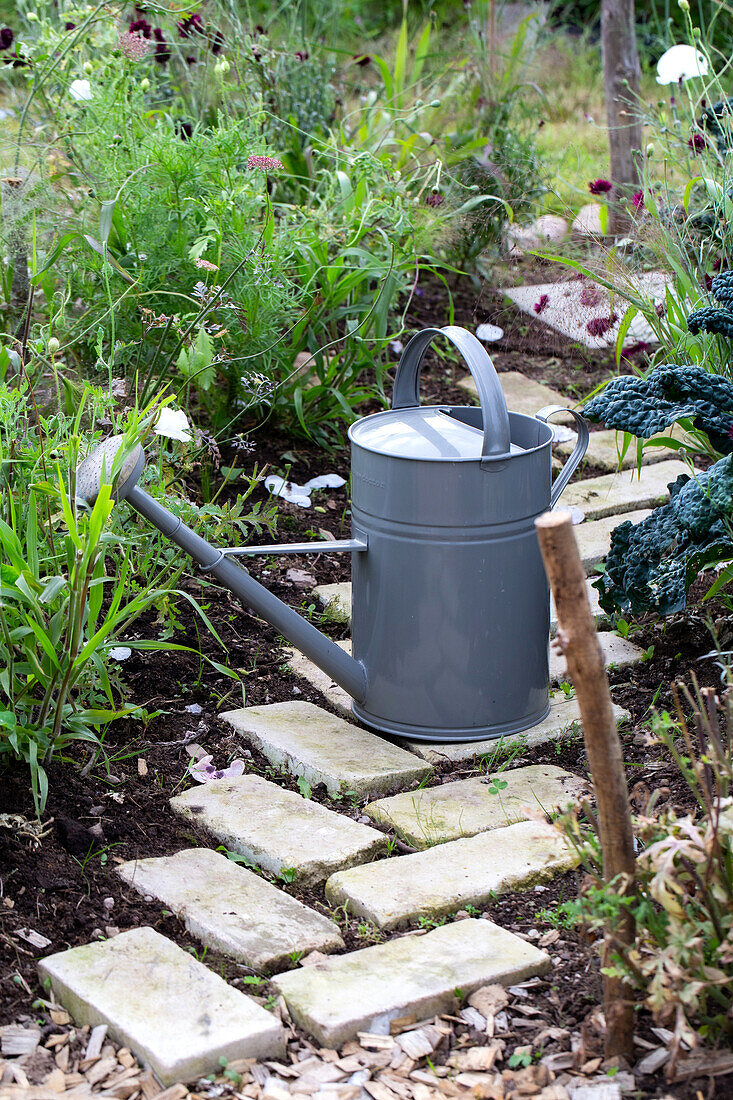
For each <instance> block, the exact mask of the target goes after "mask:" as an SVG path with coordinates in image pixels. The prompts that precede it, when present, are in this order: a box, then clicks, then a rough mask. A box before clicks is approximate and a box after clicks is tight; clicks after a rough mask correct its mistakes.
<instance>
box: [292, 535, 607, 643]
mask: <svg viewBox="0 0 733 1100" xmlns="http://www.w3.org/2000/svg"><path fill="white" fill-rule="evenodd" d="M618 522H619V523H622V522H623V520H619V521H618ZM582 526H584V524H579V525H578V527H582ZM614 526H615V525H614ZM325 588H328V589H338V593H337V594H334V593H333V592H332V591H331V592H324V591H323V589H325ZM587 589H588V600H589V602H590V608H591V612H592V614H593V618H594V620H595V622H596V624H599V623H604V622H607V621H608V616H607V614H606V612H605V611H603V610H602V608H601V606H600V604H599V603H598V592H597V591H596V589H595V588H593V585H592V582H591V581H588V584H587ZM313 592H314V595H315V596H317V598H318V600H319V601H320V602H321V603H322V604H323V605H324V606H325V608H326V610H327V611H328V608H329V607H330V604H329V603H328V601H329V600H331V599H333V598H336V599H338V602H339V606H340V607H342V608H344V609H348V614H349V617H348V618H347V619H343V620H342V621H343V622H345V623H350V622H351V582H350V581H341V582H340V583H339V584H328V585H320V586H319V587H318V588H314V589H313ZM344 613H345V610H344ZM556 628H557V616H556V614H555V604H554V601H553V599H552V597H551V598H550V633H551V634H554V633H555V630H556Z"/></svg>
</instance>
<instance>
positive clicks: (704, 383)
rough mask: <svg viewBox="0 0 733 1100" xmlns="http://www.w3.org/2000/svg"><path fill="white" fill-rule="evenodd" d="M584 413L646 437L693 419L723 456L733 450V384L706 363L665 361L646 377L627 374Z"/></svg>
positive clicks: (587, 407)
mask: <svg viewBox="0 0 733 1100" xmlns="http://www.w3.org/2000/svg"><path fill="white" fill-rule="evenodd" d="M583 411H584V414H585V416H586V418H587V419H588V420H592V421H599V422H601V423H603V424H606V425H607V426H608V427H609V428H616V430H617V431H622V432H630V433H631V435H635V436H638V437H640V438H641V439H650V438H651V436H653V435H655V434H656V433H657V432H661V431H663V430H664V429H665V428H668V427H670V425H672V424H676V423H679V422H684V421H688V422H689V425H690V426H691V427H692V428H694V429H695V430H697V431H698V432H704V433H705V434H706V435H707V437H708V439H709V440H710V443H711V445H712V447H713V448H714V449H715V451H716V452H717V453H718V454H730V453H731V451H733V439H732V438H731V430H733V383H731V382H729V381H728V380H727V379H726V378H722V377H721V376H720V375H718V374H710V373H709V372H708V371H706V370H703V368H702V367H692V366H684V367H683V366H676V365H675V364H674V363H664V364H662V365H661V366H659V367H655V368H654V370H652V371H651V372H650V373H649V374H648V375H647V377H646V378H638V377H637V376H636V375H622V376H621V377H620V378H614V379H612V380H611V381H610V382H609V383H608V385H607V386H606V388H605V389H604V390H603V391H602V393H599V394H598V396H597V397H594V398H592V399H591V401H589V402H588V404H587V405H586V406H585V409H584V410H583Z"/></svg>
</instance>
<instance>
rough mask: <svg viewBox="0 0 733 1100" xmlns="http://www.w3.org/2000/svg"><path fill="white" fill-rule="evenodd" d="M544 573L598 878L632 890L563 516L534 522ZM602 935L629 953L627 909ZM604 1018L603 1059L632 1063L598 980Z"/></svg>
mask: <svg viewBox="0 0 733 1100" xmlns="http://www.w3.org/2000/svg"><path fill="white" fill-rule="evenodd" d="M535 526H536V528H537V535H538V538H539V542H540V549H541V550H542V558H543V561H544V563H545V570H546V572H547V576H548V577H549V580H550V586H551V588H552V592H553V595H554V597H555V607H556V608H557V619H558V631H557V643H558V646H559V648H560V649H561V651H562V652H563V653H564V654H565V657H566V659H567V664H568V674H569V676H570V679H571V681H572V683H573V686H574V687H575V694H576V697H577V700H578V706H579V709H580V719H581V722H582V725H583V737H584V740H585V748H586V753H587V755H588V763H589V765H590V770H591V775H592V778H593V787H594V790H595V797H596V805H597V809H598V825H599V830H600V835H601V849H602V852H603V877H604V880H605V882H607V883H608V882H611V881H612V880H613V879H616V878H617V877H619V884H618V887H617V892H619V893H628V892H629V890H631V889H632V887H633V881H634V871H635V866H634V864H635V858H634V839H633V833H632V827H631V810H630V807H629V795H628V789H627V786H626V777H625V775H624V763H623V756H622V751H621V740H620V738H619V735H618V730H617V729H616V719H615V718H614V715H613V707H612V704H611V694H610V691H609V688H608V677H607V675H606V668H605V663H604V660H603V652H602V650H601V645H600V642H599V641H598V634H597V633H596V628H595V623H594V622H593V616H592V614H591V610H590V604H589V603H588V595H587V592H586V585H585V571H584V569H583V565H582V563H581V560H580V554H579V553H578V547H577V544H576V542H575V536H574V534H573V524H572V519H571V517H570V513H569V512H562V511H561V512H546V513H545V515H543V516H540V517H539V519H537V520H536V521H535ZM623 913H624V916H623V918H622V919H621V920H620V921H619V922H618V923H617V924H616V925H615V926H614V927H613V928H608V927H607V928H606V936H605V942H604V949H603V958H604V963H605V962H607V961H608V960H609V956H610V954H611V951H612V948H613V945H614V943H617V944H620V945H622V946H631V945H632V944H633V942H634V920H633V917H632V915H631V914H630V913H628V911H627V910H624V911H623ZM603 1004H604V1011H605V1015H606V1040H605V1049H606V1057H607V1058H613V1057H614V1056H616V1055H619V1054H620V1055H623V1056H624V1057H625V1058H627V1059H628V1060H629V1061H631V1060H632V1058H633V1052H634V1051H633V1044H634V1000H633V993H632V990H631V988H630V987H629V986H628V985H627V984H626V983H625V982H624V981H622V980H621V979H619V978H610V977H607V976H605V975H604V978H603Z"/></svg>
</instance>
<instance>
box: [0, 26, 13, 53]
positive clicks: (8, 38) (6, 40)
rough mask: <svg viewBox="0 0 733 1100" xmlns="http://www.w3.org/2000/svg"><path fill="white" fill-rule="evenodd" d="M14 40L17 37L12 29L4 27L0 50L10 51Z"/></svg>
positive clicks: (1, 33) (0, 36)
mask: <svg viewBox="0 0 733 1100" xmlns="http://www.w3.org/2000/svg"><path fill="white" fill-rule="evenodd" d="M14 40H15V35H14V34H13V32H12V30H11V29H10V27H3V28H2V30H0V50H9V49H10V47H11V46H12V44H13V42H14Z"/></svg>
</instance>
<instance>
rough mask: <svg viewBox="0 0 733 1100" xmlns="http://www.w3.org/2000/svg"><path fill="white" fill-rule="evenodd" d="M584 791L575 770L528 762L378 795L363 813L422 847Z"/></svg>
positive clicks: (516, 817) (581, 795)
mask: <svg viewBox="0 0 733 1100" xmlns="http://www.w3.org/2000/svg"><path fill="white" fill-rule="evenodd" d="M589 793H590V786H589V784H588V783H586V782H585V781H584V780H582V779H579V778H578V776H577V775H572V774H571V773H570V772H566V771H564V770H563V769H562V768H557V767H554V766H553V765H552V764H531V765H529V766H528V767H525V768H506V769H504V770H503V771H497V772H495V773H493V775H491V776H481V777H480V776H476V777H475V778H472V779H460V780H458V781H457V782H455V783H443V784H441V786H439V787H426V788H423V789H422V790H417V791H407V792H404V793H402V794H397V795H392V797H391V798H380V799H379V800H378V801H377V802H371V803H370V804H369V805H368V806H366V807H365V809H364V813H365V814H366V815H367V817H370V818H371V819H372V821H375V822H376V823H377V824H379V825H386V826H391V827H392V828H393V829H394V830H395V832H396V833H397V835H398V836H400V837H401V838H402V839H403V840H404V841H406V842H407V843H408V844H411V845H412V846H413V847H415V848H420V849H424V848H430V847H432V846H433V845H434V844H444V843H445V842H446V841H449V840H458V839H459V838H460V837H466V836H474V835H475V834H476V833H480V832H485V831H488V830H490V829H499V828H502V827H503V826H505V825H510V824H513V823H514V822H516V821H523V820H526V819H527V818H528V817H531V816H532V815H533V814H537V813H538V812H543V811H547V812H549V811H551V810H554V809H557V808H558V807H564V806H567V805H569V804H570V803H571V802H576V803H577V802H579V801H580V800H581V799H582V798H585V797H587V796H588V795H589Z"/></svg>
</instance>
